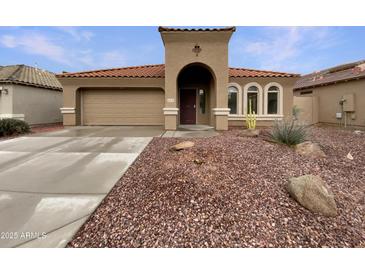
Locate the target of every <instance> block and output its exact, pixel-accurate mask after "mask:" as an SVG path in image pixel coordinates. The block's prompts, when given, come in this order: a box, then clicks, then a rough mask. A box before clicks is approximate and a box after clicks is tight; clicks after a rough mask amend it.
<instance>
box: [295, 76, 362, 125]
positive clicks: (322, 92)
mask: <svg viewBox="0 0 365 274" xmlns="http://www.w3.org/2000/svg"><path fill="white" fill-rule="evenodd" d="M308 90H309V89H308ZM310 90H312V91H313V93H312V95H300V92H301V91H295V93H294V95H295V96H314V97H316V98H317V99H318V121H319V122H320V123H333V124H340V122H341V123H344V120H343V119H342V120H341V119H336V113H337V112H341V105H340V104H339V102H340V100H341V98H342V96H343V95H346V94H354V96H355V112H354V113H353V114H354V115H353V116H352V115H351V114H350V115H348V119H347V124H348V125H354V126H365V79H361V80H354V81H348V82H343V83H337V84H334V85H328V86H323V87H316V88H313V89H310ZM353 118H354V119H353Z"/></svg>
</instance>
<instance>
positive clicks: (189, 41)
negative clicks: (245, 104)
mask: <svg viewBox="0 0 365 274" xmlns="http://www.w3.org/2000/svg"><path fill="white" fill-rule="evenodd" d="M231 35H232V32H230V31H227V32H162V33H161V36H162V39H163V41H164V45H165V107H166V108H178V107H179V106H178V104H177V103H178V98H177V97H178V87H177V79H178V76H179V73H180V72H181V71H182V69H183V68H184V67H186V66H187V65H190V64H200V65H202V66H205V67H206V68H208V69H209V70H210V72H211V73H212V75H213V78H214V88H213V89H211V92H210V94H211V98H213V97H214V99H213V100H214V105H211V106H210V107H211V108H212V109H214V108H222V109H224V108H227V100H228V99H227V98H228V97H227V92H226V90H227V83H228V42H229V39H230V38H231ZM195 45H198V46H199V47H200V49H201V51H200V52H199V54H198V55H197V54H196V53H195V52H194V51H193V48H194V46H195ZM211 118H213V117H211ZM213 119H214V118H213ZM213 119H211V120H213ZM214 120H216V119H214ZM226 120H227V118H225V120H224V119H223V118H222V119H220V121H221V122H220V123H219V124H218V123H217V120H216V121H215V126H216V128H217V129H226V127H227V125H226ZM166 128H168V127H166ZM175 128H176V125H173V126H172V127H171V128H168V129H175Z"/></svg>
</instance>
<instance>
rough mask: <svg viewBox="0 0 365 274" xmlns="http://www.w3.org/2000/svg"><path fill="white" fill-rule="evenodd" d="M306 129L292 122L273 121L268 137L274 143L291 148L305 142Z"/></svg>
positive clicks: (304, 126)
mask: <svg viewBox="0 0 365 274" xmlns="http://www.w3.org/2000/svg"><path fill="white" fill-rule="evenodd" d="M307 127H308V126H306V125H303V124H299V123H297V122H296V121H294V120H282V121H275V123H274V126H273V128H272V131H271V132H270V133H269V135H270V138H271V139H272V140H273V141H275V142H278V143H282V144H286V145H289V146H293V145H297V144H300V143H303V142H304V141H305V140H306V138H307V135H308V132H307Z"/></svg>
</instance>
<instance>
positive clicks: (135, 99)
mask: <svg viewBox="0 0 365 274" xmlns="http://www.w3.org/2000/svg"><path fill="white" fill-rule="evenodd" d="M163 105H164V93H163V91H161V90H86V91H83V124H84V125H162V124H163V120H164V119H163V113H162V108H163Z"/></svg>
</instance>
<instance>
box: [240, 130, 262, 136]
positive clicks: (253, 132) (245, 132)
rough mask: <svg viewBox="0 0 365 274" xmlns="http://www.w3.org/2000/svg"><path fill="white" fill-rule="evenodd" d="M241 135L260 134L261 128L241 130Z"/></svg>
mask: <svg viewBox="0 0 365 274" xmlns="http://www.w3.org/2000/svg"><path fill="white" fill-rule="evenodd" d="M239 135H240V136H241V137H257V136H259V135H260V130H259V129H245V130H241V131H240V134H239Z"/></svg>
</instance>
